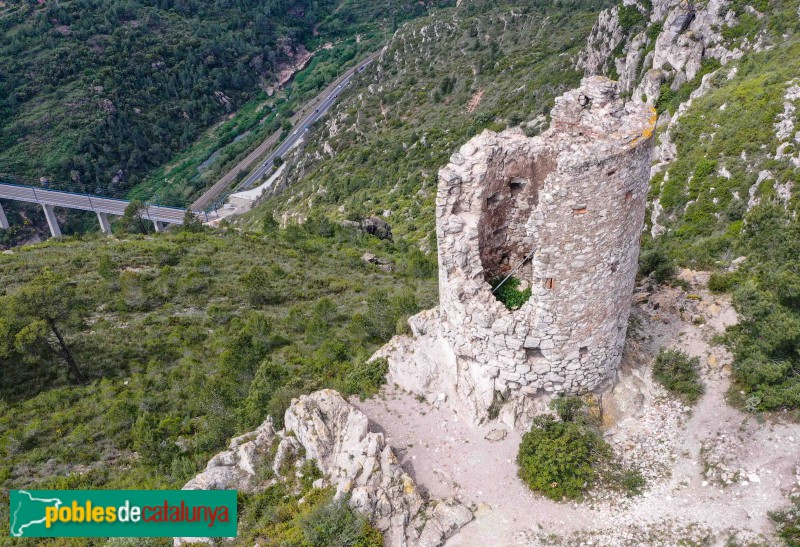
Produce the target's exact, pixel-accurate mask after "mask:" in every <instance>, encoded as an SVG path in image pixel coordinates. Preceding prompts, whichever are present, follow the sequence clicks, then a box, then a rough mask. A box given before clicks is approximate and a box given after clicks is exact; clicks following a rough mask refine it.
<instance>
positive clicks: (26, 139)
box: [0, 0, 425, 195]
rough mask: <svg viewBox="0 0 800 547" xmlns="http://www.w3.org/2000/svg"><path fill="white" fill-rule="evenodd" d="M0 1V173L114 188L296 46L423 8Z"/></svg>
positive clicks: (241, 98) (249, 90) (133, 180)
mask: <svg viewBox="0 0 800 547" xmlns="http://www.w3.org/2000/svg"><path fill="white" fill-rule="evenodd" d="M3 4H4V7H0V32H2V35H3V40H2V41H0V176H3V177H4V178H6V179H8V178H11V179H12V180H19V179H21V180H22V181H25V182H28V183H31V182H35V181H39V180H41V179H44V180H42V182H44V183H48V182H47V181H50V182H49V184H52V185H54V186H56V187H62V188H69V189H72V190H76V191H83V192H90V193H97V194H104V195H123V194H124V193H125V192H126V191H127V190H128V189H130V188H131V187H132V186H134V185H136V184H137V183H138V182H140V181H141V180H143V178H144V177H145V176H146V175H147V174H148V173H149V172H150V171H152V170H153V169H154V168H156V167H158V166H160V165H162V164H164V163H165V162H167V161H169V160H170V159H171V158H172V157H173V156H174V154H175V153H176V152H177V151H179V150H181V149H184V148H186V147H187V146H188V145H189V144H191V143H192V142H193V141H194V140H196V139H197V138H198V136H200V135H201V133H202V132H203V130H204V129H206V128H207V127H209V126H210V125H211V124H212V123H214V122H215V121H217V120H219V119H220V118H221V116H224V115H227V114H230V113H232V112H234V111H235V110H236V109H237V108H238V107H239V106H240V105H242V104H243V103H244V102H245V101H247V100H249V99H251V98H253V97H254V96H256V95H257V94H258V93H259V91H260V88H261V87H265V86H266V85H268V84H269V83H270V82H271V81H273V80H274V77H275V74H276V71H277V70H279V69H280V68H281V67H283V66H285V64H286V63H288V62H290V61H291V60H292V57H293V56H294V55H295V53H296V52H297V48H299V47H300V46H305V47H307V48H308V49H309V50H312V49H314V48H315V47H317V46H318V45H319V44H320V43H321V40H323V39H325V40H336V39H337V38H340V37H342V36H349V35H354V33H357V32H359V31H363V30H364V28H365V25H371V24H374V21H375V20H376V19H381V18H389V19H392V18H393V17H409V16H413V15H414V14H418V13H424V11H425V5H424V4H421V5H420V4H413V5H408V6H407V5H405V3H404V2H389V3H386V4H380V5H376V6H372V5H362V4H363V3H361V4H357V3H353V2H348V1H344V2H341V1H338V0H216V1H211V2H201V1H197V0H115V1H111V2H108V1H99V0H67V1H64V0H61V1H59V0H48V1H46V2H39V1H34V0H26V1H23V2H8V3H3ZM364 22H366V23H364ZM362 23H364V24H362Z"/></svg>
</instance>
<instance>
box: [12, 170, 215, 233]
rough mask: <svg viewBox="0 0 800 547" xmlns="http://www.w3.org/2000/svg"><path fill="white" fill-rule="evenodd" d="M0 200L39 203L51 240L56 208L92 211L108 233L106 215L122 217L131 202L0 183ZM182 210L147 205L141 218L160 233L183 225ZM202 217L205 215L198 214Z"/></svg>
mask: <svg viewBox="0 0 800 547" xmlns="http://www.w3.org/2000/svg"><path fill="white" fill-rule="evenodd" d="M0 199H9V200H13V201H25V202H28V203H38V204H39V205H41V206H42V209H43V210H44V215H45V217H46V218H47V225H48V226H49V227H50V233H51V234H52V236H53V237H58V236H60V235H61V228H59V226H58V221H57V220H56V215H55V212H54V210H53V209H54V208H55V207H64V208H66V209H80V210H81V211H93V212H95V213H97V219H98V220H99V221H100V229H101V230H102V231H103V232H104V233H107V234H108V233H111V223H110V222H109V220H108V215H115V216H122V215H123V213H124V212H125V208H126V207H127V206H128V204H129V203H130V202H128V201H125V200H121V199H111V198H103V197H99V196H91V195H89V194H73V193H70V192H61V191H58V190H45V189H44V188H34V187H32V186H20V185H16V184H7V183H0ZM185 213H186V211H185V210H184V209H178V208H174V207H161V206H155V205H149V206H147V208H146V209H145V211H144V215H143V216H144V218H146V219H148V220H151V221H153V224H154V225H155V227H156V231H157V232H160V231H162V230H163V229H164V226H165V225H167V224H183V216H184V214H185ZM199 214H201V215H203V214H205V213H199ZM8 227H9V224H8V218H7V217H6V214H5V212H4V211H3V206H2V204H0V228H2V229H4V230H7V229H8Z"/></svg>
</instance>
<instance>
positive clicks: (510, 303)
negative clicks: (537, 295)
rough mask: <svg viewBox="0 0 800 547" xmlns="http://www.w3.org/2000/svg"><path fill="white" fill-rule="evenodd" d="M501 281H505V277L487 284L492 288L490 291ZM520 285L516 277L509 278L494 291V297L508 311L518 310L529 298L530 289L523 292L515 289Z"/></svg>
mask: <svg viewBox="0 0 800 547" xmlns="http://www.w3.org/2000/svg"><path fill="white" fill-rule="evenodd" d="M503 279H505V277H498V278H497V279H494V280H492V281H491V282H490V283H489V284H490V285H491V286H492V289H495V288H496V287H497V286H498V285H499V284H500V283H501V282H502V281H503ZM520 283H521V281H520V280H519V279H517V278H516V277H509V278H508V281H506V282H505V283H503V284H502V285H500V288H499V289H497V290H495V291H494V297H495V298H497V299H498V300H499V301H500V302H502V303H503V305H504V306H505V307H506V308H508V309H509V310H518V309H520V308H521V307H522V305H523V304H524V303H525V302H527V301H528V300H529V299H530V297H531V288H530V287H528V288H527V289H525V290H524V291H520V290H519V289H518V288H517V287H519V285H520Z"/></svg>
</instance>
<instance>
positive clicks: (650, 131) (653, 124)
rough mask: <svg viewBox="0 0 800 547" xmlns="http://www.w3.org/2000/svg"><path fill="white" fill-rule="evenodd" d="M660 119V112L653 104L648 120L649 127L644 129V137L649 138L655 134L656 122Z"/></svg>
mask: <svg viewBox="0 0 800 547" xmlns="http://www.w3.org/2000/svg"><path fill="white" fill-rule="evenodd" d="M657 121H658V112H656V109H655V108H653V107H652V106H651V107H650V119H649V120H647V128H646V129H645V130H644V131H642V138H644V139H649V138H650V137H652V136H653V131H655V129H656V122H657Z"/></svg>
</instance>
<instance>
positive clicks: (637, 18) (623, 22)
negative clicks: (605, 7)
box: [619, 4, 646, 31]
mask: <svg viewBox="0 0 800 547" xmlns="http://www.w3.org/2000/svg"><path fill="white" fill-rule="evenodd" d="M645 20H646V18H645V16H644V14H643V13H642V12H641V11H639V8H638V7H636V5H635V4H634V5H631V6H625V5H622V6H620V7H619V24H620V26H621V27H622V30H625V31H628V30H631V29H632V28H633V27H635V26H637V25H639V24H641V23H644V22H645Z"/></svg>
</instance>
